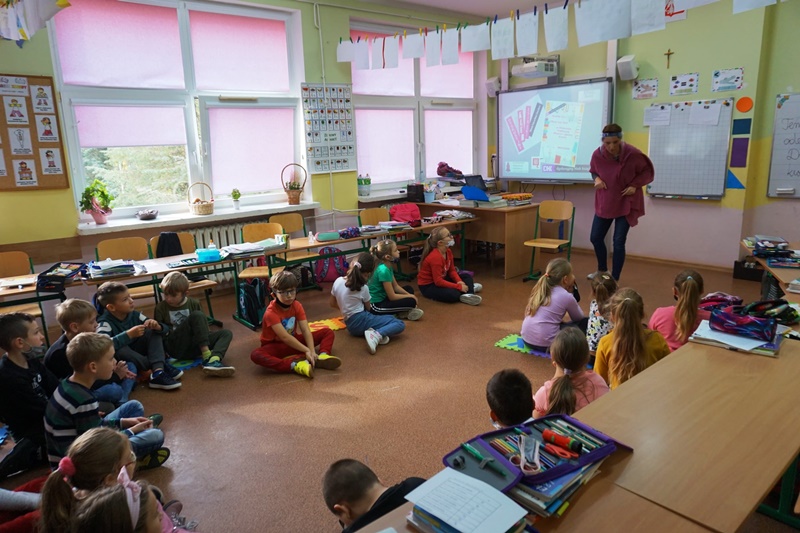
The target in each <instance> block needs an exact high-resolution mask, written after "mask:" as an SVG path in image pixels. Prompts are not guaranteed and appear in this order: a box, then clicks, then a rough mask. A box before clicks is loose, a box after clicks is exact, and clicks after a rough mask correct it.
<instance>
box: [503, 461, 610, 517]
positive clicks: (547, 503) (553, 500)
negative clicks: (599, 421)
mask: <svg viewBox="0 0 800 533" xmlns="http://www.w3.org/2000/svg"><path fill="white" fill-rule="evenodd" d="M604 460H605V459H600V460H599V461H597V462H595V463H591V464H588V465H585V466H584V467H582V468H580V469H579V470H575V471H574V472H570V473H569V474H565V475H563V476H561V477H559V478H556V479H553V480H551V481H545V482H544V483H539V484H530V483H528V482H526V481H525V479H524V478H523V479H522V481H520V482H519V483H517V485H516V486H514V487H512V488H511V489H510V490H509V491H508V496H509V497H510V498H511V499H512V500H514V501H515V502H517V503H518V504H520V505H521V506H523V507H524V508H525V509H527V510H528V511H530V512H532V513H534V514H536V515H538V516H541V517H542V518H547V517H549V516H553V515H555V516H561V515H562V514H564V512H565V511H566V510H567V508H568V507H569V498H571V497H572V495H573V494H575V492H577V490H578V489H579V488H581V486H583V485H584V484H585V483H587V482H588V481H589V480H590V479H592V478H593V477H594V476H595V474H597V472H598V471H599V469H600V465H601V464H602V463H603V461H604Z"/></svg>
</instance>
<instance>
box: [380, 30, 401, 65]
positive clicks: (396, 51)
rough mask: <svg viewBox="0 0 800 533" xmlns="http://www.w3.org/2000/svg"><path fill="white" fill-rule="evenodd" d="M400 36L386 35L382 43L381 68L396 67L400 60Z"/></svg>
mask: <svg viewBox="0 0 800 533" xmlns="http://www.w3.org/2000/svg"><path fill="white" fill-rule="evenodd" d="M399 56H400V37H399V36H398V37H387V38H386V41H385V42H384V45H383V60H384V62H385V64H384V67H383V68H397V65H398V64H399V61H400V57H399Z"/></svg>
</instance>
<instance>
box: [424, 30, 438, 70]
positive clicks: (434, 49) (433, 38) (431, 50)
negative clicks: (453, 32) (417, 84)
mask: <svg viewBox="0 0 800 533" xmlns="http://www.w3.org/2000/svg"><path fill="white" fill-rule="evenodd" d="M441 62H442V39H441V34H440V33H438V32H435V31H432V32H430V33H428V35H426V36H425V66H426V67H436V66H439V65H440V64H441Z"/></svg>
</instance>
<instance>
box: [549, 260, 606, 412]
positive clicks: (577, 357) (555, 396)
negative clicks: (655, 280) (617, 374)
mask: <svg viewBox="0 0 800 533" xmlns="http://www.w3.org/2000/svg"><path fill="white" fill-rule="evenodd" d="M609 277H610V276H609ZM550 358H551V359H552V360H553V366H554V367H556V372H555V375H554V376H553V379H550V380H547V381H545V382H544V385H542V386H541V388H539V390H538V391H536V394H535V395H534V396H533V401H534V403H535V404H536V409H535V410H534V414H535V416H536V417H537V418H538V417H540V416H544V415H548V414H554V413H563V414H567V415H571V414H572V413H574V412H575V411H578V410H579V409H581V408H583V407H585V406H586V405H588V404H589V403H590V402H593V401H594V400H596V399H597V398H599V397H600V396H602V395H603V394H605V393H607V392H608V385H606V382H605V381H603V378H601V377H600V376H598V375H597V374H595V373H594V372H592V371H591V370H587V369H586V365H587V364H588V363H589V345H588V344H587V342H586V335H584V334H583V333H582V332H581V330H579V329H578V328H564V329H562V330H561V331H559V332H558V335H556V338H555V340H553V344H551V345H550Z"/></svg>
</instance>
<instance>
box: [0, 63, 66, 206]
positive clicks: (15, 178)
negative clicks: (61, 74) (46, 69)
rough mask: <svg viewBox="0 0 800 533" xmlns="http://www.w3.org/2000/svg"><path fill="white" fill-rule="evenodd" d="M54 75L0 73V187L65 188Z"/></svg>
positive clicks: (20, 189)
mask: <svg viewBox="0 0 800 533" xmlns="http://www.w3.org/2000/svg"><path fill="white" fill-rule="evenodd" d="M54 87H55V85H54V84H53V78H51V77H47V76H17V75H14V74H0V109H1V111H0V190H3V191H22V190H31V189H34V190H36V189H66V188H67V187H69V180H68V178H67V172H66V167H65V165H64V144H63V142H62V138H61V132H60V129H61V128H60V124H59V118H58V108H57V103H56V99H55V91H54Z"/></svg>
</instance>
